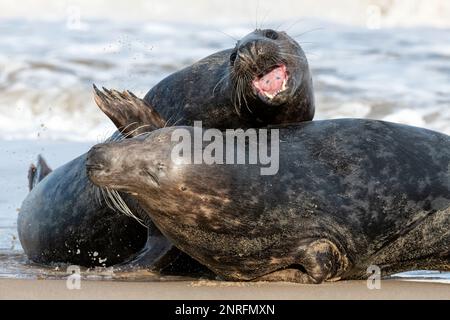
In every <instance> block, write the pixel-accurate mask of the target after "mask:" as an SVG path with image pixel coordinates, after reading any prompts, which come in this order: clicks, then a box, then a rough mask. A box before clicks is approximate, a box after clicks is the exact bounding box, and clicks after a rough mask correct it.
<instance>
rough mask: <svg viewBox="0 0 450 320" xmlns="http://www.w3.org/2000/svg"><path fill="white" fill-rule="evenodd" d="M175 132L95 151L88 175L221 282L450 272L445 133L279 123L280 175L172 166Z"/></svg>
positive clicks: (342, 123) (449, 157) (254, 169)
mask: <svg viewBox="0 0 450 320" xmlns="http://www.w3.org/2000/svg"><path fill="white" fill-rule="evenodd" d="M187 129H188V130H192V128H187ZM174 130H176V129H175V128H165V129H162V130H157V131H155V132H153V133H150V134H148V135H147V136H146V137H145V138H141V139H130V140H128V141H123V142H121V143H110V144H103V145H98V146H96V147H94V148H93V149H92V150H91V151H90V152H89V154H88V160H87V163H88V164H89V165H95V166H93V167H90V168H89V169H88V176H89V177H90V179H91V180H92V181H93V182H94V183H95V184H97V185H99V186H102V187H113V186H114V188H115V189H117V190H120V191H122V192H130V193H132V194H133V196H134V197H135V198H136V199H137V200H138V202H139V203H140V204H141V206H142V208H143V209H145V211H146V212H147V213H148V214H149V215H150V216H151V218H152V220H153V221H154V222H155V224H156V225H157V226H158V228H159V229H160V230H161V231H162V232H163V233H164V234H165V235H166V236H167V237H168V238H169V239H170V240H171V241H173V243H174V244H175V245H176V246H177V247H178V248H180V249H181V250H183V251H184V252H186V253H187V254H189V255H190V256H192V257H194V258H195V259H197V260H198V261H200V262H201V263H202V264H204V265H206V266H208V267H209V268H210V269H211V270H213V271H214V272H215V273H216V274H218V275H220V276H222V277H223V278H225V279H229V280H255V279H256V280H289V281H295V282H303V283H320V282H323V281H332V280H337V279H355V278H361V277H364V276H366V270H367V268H368V267H369V266H371V265H377V266H379V267H380V268H381V269H382V272H383V273H382V274H383V275H387V274H391V273H393V272H400V271H407V270H412V269H418V268H420V269H439V270H450V251H449V248H450V233H449V231H448V226H449V224H450V189H449V187H450V186H449V181H450V173H449V163H450V137H449V136H447V135H444V134H440V133H437V132H433V131H429V130H425V129H420V128H415V127H409V126H404V125H399V124H393V123H387V122H381V121H373V120H357V119H343V120H332V121H317V122H306V123H303V124H299V125H295V126H290V127H285V128H280V132H279V134H280V150H279V155H280V159H279V172H278V173H277V174H276V175H267V176H261V175H260V170H259V169H260V168H259V166H257V165H249V164H247V165H225V164H221V165H215V164H213V165H207V164H183V163H179V162H175V163H174V162H172V161H171V157H172V150H173V147H174V145H175V144H176V142H171V136H172V134H173V132H174ZM121 154H126V155H127V156H126V157H122V158H120V159H121V161H114V162H112V161H110V159H112V158H113V156H114V157H115V158H116V159H117V158H118V157H119V156H120V155H121ZM131 167H132V169H129V168H131ZM117 177H120V179H118V178H117Z"/></svg>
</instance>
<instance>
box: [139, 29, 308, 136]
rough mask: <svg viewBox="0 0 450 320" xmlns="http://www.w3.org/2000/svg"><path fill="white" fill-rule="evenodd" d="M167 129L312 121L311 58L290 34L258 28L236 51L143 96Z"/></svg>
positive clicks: (189, 70)
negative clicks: (191, 126)
mask: <svg viewBox="0 0 450 320" xmlns="http://www.w3.org/2000/svg"><path fill="white" fill-rule="evenodd" d="M144 100H145V101H147V102H148V103H149V104H150V105H152V106H153V107H154V108H155V109H156V110H157V111H158V112H159V113H160V114H161V116H162V117H163V118H164V119H167V120H168V125H169V126H172V125H193V121H202V122H203V125H204V126H205V127H209V128H218V129H228V128H231V129H232V128H250V127H261V126H265V125H268V124H280V123H281V124H283V123H293V122H301V121H309V120H312V119H313V117H314V112H315V105H314V90H313V83H312V78H311V72H310V70H309V65H308V60H307V59H306V56H305V54H304V52H303V50H302V48H301V47H300V45H299V44H298V43H297V42H296V41H295V40H294V39H293V38H291V37H290V36H289V35H288V34H287V33H286V32H282V31H275V30H271V29H265V30H260V29H257V30H255V31H253V32H252V33H250V34H248V35H247V36H245V37H244V38H242V39H241V40H239V41H238V42H237V44H236V46H235V48H232V49H227V50H224V51H221V52H218V53H215V54H213V55H211V56H208V57H206V58H204V59H202V60H200V61H198V62H197V63H195V64H193V65H191V66H189V67H187V68H185V69H183V70H181V71H179V72H176V73H174V74H172V75H170V76H168V77H167V78H165V79H164V80H162V81H161V82H160V83H158V84H157V85H156V86H154V87H153V88H152V89H151V90H150V91H149V92H148V93H147V95H146V96H145V98H144Z"/></svg>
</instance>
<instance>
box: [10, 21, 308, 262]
mask: <svg viewBox="0 0 450 320" xmlns="http://www.w3.org/2000/svg"><path fill="white" fill-rule="evenodd" d="M95 100H96V102H97V104H98V105H99V107H100V108H101V109H102V111H103V112H105V114H106V115H108V116H109V117H110V118H111V120H112V121H113V122H114V124H115V125H116V126H117V127H118V128H119V129H120V130H121V132H122V135H123V136H125V137H133V136H137V135H139V134H141V133H143V132H146V131H151V130H153V129H156V128H160V127H163V126H166V125H170V124H173V123H175V122H176V123H178V124H180V125H189V124H191V123H192V122H193V121H195V120H203V121H204V126H211V127H222V128H225V127H230V128H235V127H236V128H238V127H245V126H248V125H250V124H254V123H255V124H258V125H263V124H266V123H283V122H294V121H302V120H310V119H311V118H312V117H313V115H314V95H313V88H312V81H311V74H310V71H309V67H308V62H307V60H306V57H305V55H304V53H303V51H302V49H301V47H300V46H299V45H298V44H297V43H296V42H295V41H294V40H293V39H292V38H290V37H289V36H288V35H287V34H286V33H284V32H276V31H273V30H256V31H254V32H252V33H251V34H249V35H248V36H246V37H245V38H243V39H242V40H241V41H239V42H238V44H237V46H236V48H234V49H230V50H225V51H222V52H219V53H217V54H214V55H212V56H210V57H208V58H205V59H203V60H201V61H200V62H198V63H196V64H194V65H193V66H191V67H188V68H186V69H184V70H182V71H180V72H178V73H175V74H174V75H171V76H169V77H168V78H166V79H165V80H163V81H161V82H160V83H159V84H157V85H156V86H155V88H154V89H152V90H151V91H150V92H149V93H148V94H147V96H146V101H147V102H144V101H142V100H141V99H139V98H137V97H136V96H134V95H133V94H131V93H129V92H127V93H124V94H121V93H119V92H117V91H109V90H106V89H105V90H104V91H103V92H102V91H100V90H98V89H97V88H95ZM244 102H245V105H244ZM152 107H154V108H155V109H157V110H158V111H160V112H162V113H163V114H165V115H166V116H168V118H167V119H164V118H162V117H159V116H158V115H157V113H156V112H154V111H152ZM85 160H86V156H85V155H82V156H80V157H78V158H77V159H75V160H73V161H71V162H70V163H68V164H66V165H64V166H62V167H61V168H59V169H57V170H55V171H54V172H52V173H50V172H51V170H50V169H49V168H48V166H47V165H46V164H45V162H44V161H43V159H39V161H38V165H37V166H36V167H34V166H33V167H32V168H31V169H30V173H29V184H30V189H32V190H31V192H30V194H29V195H28V197H27V198H26V199H25V201H24V203H23V205H22V208H21V212H20V215H19V219H18V232H19V237H20V240H21V243H22V247H23V248H24V251H25V253H26V254H27V255H28V257H29V258H30V259H31V260H33V261H36V262H40V263H44V264H47V263H51V262H67V263H73V264H79V265H84V266H96V265H107V266H109V265H112V264H116V263H120V262H123V261H125V260H126V259H127V258H130V255H132V254H133V253H137V252H138V251H139V249H140V248H142V247H143V246H144V243H145V241H144V239H145V238H146V234H147V230H146V229H145V228H144V227H141V226H140V225H139V224H138V223H137V222H136V221H135V220H134V219H133V218H130V217H128V216H124V215H121V214H119V213H117V212H115V211H114V209H115V208H113V207H116V208H118V209H119V210H121V211H125V212H129V211H132V212H134V213H136V214H137V215H139V212H140V210H139V207H136V204H135V203H133V202H132V200H130V199H129V198H127V197H126V196H121V195H120V194H117V193H111V192H109V193H108V191H106V190H104V191H103V192H104V193H105V194H106V199H107V200H106V201H105V200H102V201H98V198H99V197H98V194H99V190H97V188H95V187H94V186H92V185H91V183H90V182H89V180H88V179H87V178H86V175H85V172H84V171H85V170H84V169H83V170H81V168H84V166H85ZM80 170H81V171H80ZM46 176H47V177H46ZM45 177H46V178H45ZM44 178H45V179H44ZM42 179H43V181H42V182H40V181H41V180H42ZM68 190H70V192H68ZM122 202H123V203H122ZM127 207H128V209H130V210H128V209H127ZM144 216H146V217H147V215H146V214H144ZM144 223H145V224H147V225H148V229H149V231H148V232H149V235H148V241H147V243H146V247H145V249H144V250H143V252H141V253H139V254H138V257H137V259H136V260H135V261H134V262H133V263H137V264H140V265H146V266H153V267H155V266H156V265H158V266H159V265H166V262H168V263H169V264H170V265H171V267H173V268H174V269H177V267H176V266H174V263H173V261H174V260H175V259H176V260H177V261H182V262H180V263H179V264H183V266H182V268H183V269H184V270H189V269H190V267H189V265H190V263H187V262H186V260H189V259H188V258H187V257H186V256H185V255H183V254H181V253H180V252H179V251H178V250H177V249H176V248H174V247H173V246H172V244H171V243H170V242H169V241H168V240H167V239H165V238H164V237H163V236H162V235H161V234H160V233H159V231H158V230H157V229H156V228H155V227H154V226H153V224H152V223H151V221H150V219H146V221H144ZM159 261H165V262H164V263H162V264H160V263H159ZM158 268H159V267H157V269H158ZM194 269H197V267H194Z"/></svg>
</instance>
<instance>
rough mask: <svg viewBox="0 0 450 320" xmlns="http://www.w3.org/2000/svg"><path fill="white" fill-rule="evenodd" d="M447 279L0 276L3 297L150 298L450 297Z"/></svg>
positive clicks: (352, 298) (0, 292)
mask: <svg viewBox="0 0 450 320" xmlns="http://www.w3.org/2000/svg"><path fill="white" fill-rule="evenodd" d="M449 289H450V287H449V285H447V284H440V283H424V282H413V281H399V280H384V281H382V283H381V289H379V290H369V289H367V286H366V281H342V282H337V283H326V284H321V285H300V284H294V283H232V282H213V281H204V282H202V281H195V282H190V281H171V282H119V281H83V282H82V283H81V289H79V290H68V289H67V287H66V281H63V280H16V279H1V280H0V299H64V300H65V299H151V300H154V299H156V300H167V299H171V300H181V299H183V300H185V299H188V300H209V299H217V300H242V299H244V300H259V299H269V300H283V299H298V300H310V299H325V300H335V299H337V300H341V299H342V300H361V299H364V300H378V299H390V300H391V299H393V300H396V299H450V290H449Z"/></svg>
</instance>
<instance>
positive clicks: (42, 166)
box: [28, 155, 52, 191]
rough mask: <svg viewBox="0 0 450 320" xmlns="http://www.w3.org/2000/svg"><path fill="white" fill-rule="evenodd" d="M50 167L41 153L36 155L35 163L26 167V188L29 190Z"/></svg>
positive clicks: (46, 173)
mask: <svg viewBox="0 0 450 320" xmlns="http://www.w3.org/2000/svg"><path fill="white" fill-rule="evenodd" d="M50 172H52V169H50V167H49V166H48V164H47V162H45V160H44V158H43V157H42V156H41V155H38V159H37V164H36V165H34V164H31V165H30V168H29V169H28V189H29V191H31V190H32V189H33V188H34V187H35V186H36V185H37V184H38V183H39V181H41V180H42V179H44V178H45V177H46V176H47V175H48V174H49V173H50Z"/></svg>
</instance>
